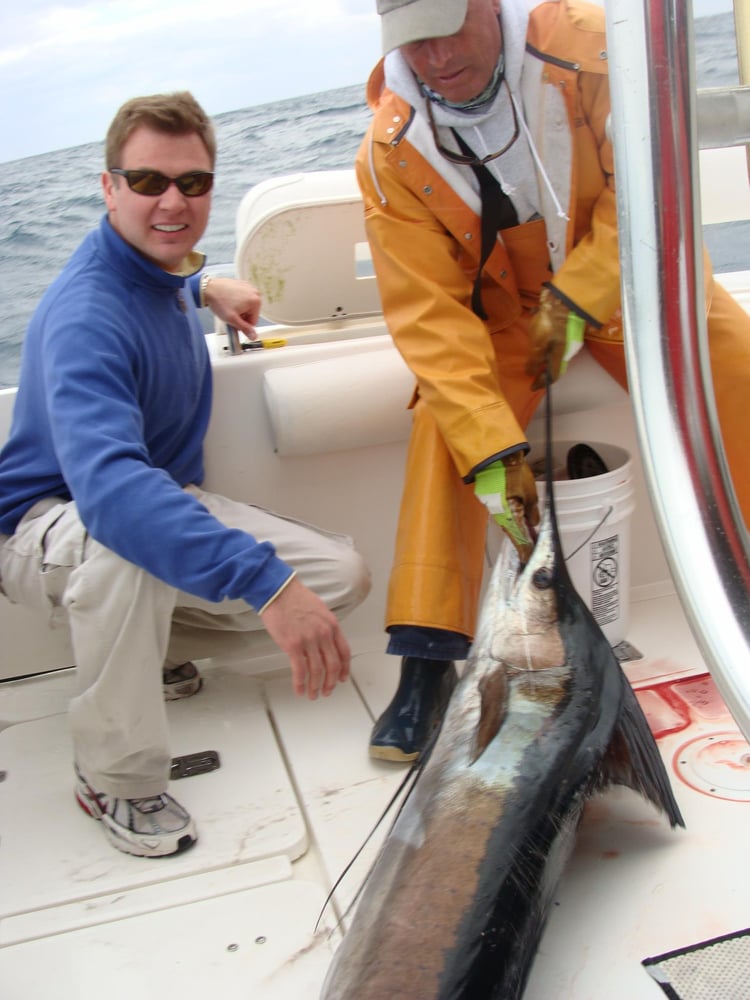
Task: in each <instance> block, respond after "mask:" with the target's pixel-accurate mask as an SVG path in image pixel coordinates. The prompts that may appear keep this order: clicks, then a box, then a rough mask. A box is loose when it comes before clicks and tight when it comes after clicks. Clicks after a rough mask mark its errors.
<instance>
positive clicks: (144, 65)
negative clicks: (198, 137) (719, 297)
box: [0, 0, 732, 161]
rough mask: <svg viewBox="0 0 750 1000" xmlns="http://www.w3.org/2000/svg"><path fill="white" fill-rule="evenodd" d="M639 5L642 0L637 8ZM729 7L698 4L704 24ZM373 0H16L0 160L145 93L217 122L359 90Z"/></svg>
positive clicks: (71, 138) (1, 26)
mask: <svg viewBox="0 0 750 1000" xmlns="http://www.w3.org/2000/svg"><path fill="white" fill-rule="evenodd" d="M634 2H635V0H634ZM731 2H732V0H694V4H693V9H694V13H695V15H696V16H697V17H701V16H704V15H707V14H715V13H721V12H722V11H727V10H731ZM374 8H375V0H16V2H13V3H11V2H6V3H4V4H3V13H2V16H1V17H0V94H2V95H3V96H2V100H1V101H0V137H1V138H0V161H5V160H14V159H20V158H21V157H24V156H32V155H35V154H37V153H45V152H49V151H50V150H53V149H63V148H66V147H69V146H77V145H80V144H81V143H85V142H93V141H96V140H99V139H103V138H104V133H105V131H106V129H107V126H108V124H109V122H110V120H111V118H112V116H113V114H114V112H115V111H116V109H117V108H118V107H119V105H120V104H122V102H123V101H125V100H127V99H128V98H129V97H133V96H135V95H137V94H148V93H157V92H162V91H170V90H179V89H188V90H191V91H192V92H193V94H194V95H195V96H196V98H197V99H198V100H199V101H200V103H201V104H202V105H203V106H204V108H205V109H206V111H208V112H209V114H220V113H221V112H224V111H233V110H235V109H237V108H245V107H249V106H251V105H256V104H265V103H267V102H269V101H276V100H282V99H284V98H287V97H297V96H300V95H302V94H311V93H317V92H318V91H322V90H330V89H333V88H334V87H344V86H348V85H349V84H355V83H363V82H364V81H365V80H366V79H367V76H368V73H369V71H370V69H371V67H372V66H373V65H374V63H375V62H376V61H377V59H378V58H379V55H380V29H379V25H378V17H377V15H376V14H375V13H374Z"/></svg>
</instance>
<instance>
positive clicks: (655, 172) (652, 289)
mask: <svg viewBox="0 0 750 1000" xmlns="http://www.w3.org/2000/svg"><path fill="white" fill-rule="evenodd" d="M606 12H607V31H608V51H609V63H610V80H611V87H612V132H613V141H614V147H615V171H616V176H617V192H618V217H619V229H620V257H621V265H622V286H623V314H624V319H625V328H626V353H627V363H628V377H629V380H630V386H631V394H632V398H633V406H634V410H635V418H636V425H637V428H638V437H639V443H640V448H641V454H642V458H643V464H644V469H645V474H646V479H647V482H648V486H649V492H650V495H651V501H652V504H653V508H654V514H655V517H656V520H657V524H658V526H659V530H660V533H661V538H662V542H663V544H664V548H665V552H666V556H667V559H668V561H669V565H670V568H671V571H672V575H673V578H674V582H675V586H676V588H677V591H678V594H679V596H680V599H681V601H682V605H683V607H684V609H685V613H686V615H687V617H688V620H689V622H690V625H691V628H692V630H693V633H694V635H695V637H696V641H697V642H698V644H699V646H700V648H701V651H702V653H703V656H704V658H705V660H706V663H707V665H708V667H709V669H710V671H711V673H712V675H713V677H714V680H715V681H716V684H717V687H718V688H719V691H720V693H721V694H722V696H723V698H724V700H725V702H726V704H727V706H728V708H729V710H730V711H731V713H732V715H733V716H734V718H735V720H736V721H737V724H738V726H739V727H740V728H741V730H742V732H743V733H744V735H745V737H746V738H747V739H750V646H749V644H748V636H749V631H748V630H749V628H750V560H749V558H748V538H747V532H746V530H745V527H744V524H743V521H742V517H741V515H740V512H739V508H738V505H737V501H736V498H735V495H734V491H733V488H732V484H731V479H730V477H729V474H728V470H727V467H726V462H725V459H724V453H723V448H722V444H721V439H720V434H719V430H718V420H717V416H716V409H715V404H714V398H713V389H712V386H711V381H710V372H709V364H708V357H707V350H706V322H705V310H704V307H703V298H704V286H703V275H702V267H701V261H702V246H701V240H700V239H699V238H698V237H697V236H696V234H697V233H698V234H699V233H700V200H699V186H698V153H697V139H696V123H695V104H694V97H695V89H696V88H695V60H694V53H693V10H692V3H691V2H687V3H686V2H685V0H606ZM635 530H636V531H637V524H636V525H635Z"/></svg>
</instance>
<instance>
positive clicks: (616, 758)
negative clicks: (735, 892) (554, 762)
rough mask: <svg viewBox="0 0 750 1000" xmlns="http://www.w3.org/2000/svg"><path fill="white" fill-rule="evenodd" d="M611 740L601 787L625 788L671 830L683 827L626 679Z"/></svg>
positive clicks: (680, 816) (678, 811) (655, 749)
mask: <svg viewBox="0 0 750 1000" xmlns="http://www.w3.org/2000/svg"><path fill="white" fill-rule="evenodd" d="M622 688H623V697H622V703H621V706H620V713H619V716H618V719H617V724H616V726H615V729H614V732H613V734H612V739H611V741H610V744H609V747H608V748H607V752H606V753H605V755H604V758H603V760H602V765H601V766H602V773H601V782H600V784H601V786H602V787H603V786H605V785H607V784H617V785H625V786H627V787H628V788H632V789H633V791H635V792H638V793H639V794H641V795H643V796H644V797H645V798H647V799H648V800H649V802H652V803H653V804H654V805H655V806H656V808H657V809H658V810H660V811H662V812H665V813H666V815H667V818H668V819H669V823H670V826H672V827H675V826H682V827H684V826H685V821H684V820H683V818H682V814H681V812H680V807H679V806H678V805H677V801H676V799H675V797H674V794H673V792H672V787H671V785H670V782H669V778H668V776H667V772H666V770H665V767H664V762H663V760H662V758H661V754H660V753H659V749H658V747H657V745H656V741H655V740H654V737H653V734H652V733H651V730H650V729H649V725H648V722H647V721H646V716H645V715H644V714H643V710H642V708H641V706H640V704H639V703H638V699H637V698H636V696H635V693H634V692H633V689H632V688H631V686H630V684H629V682H628V680H627V678H626V677H625V675H624V674H623V675H622Z"/></svg>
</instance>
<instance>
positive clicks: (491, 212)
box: [451, 129, 518, 319]
mask: <svg viewBox="0 0 750 1000" xmlns="http://www.w3.org/2000/svg"><path fill="white" fill-rule="evenodd" d="M451 131H452V132H453V135H454V136H455V139H456V142H457V143H458V145H459V146H460V147H461V152H462V153H463V154H464V155H465V156H476V153H474V151H473V150H472V148H471V147H470V146H469V145H468V144H467V143H466V142H464V140H463V139H462V138H461V136H460V135H459V134H458V132H456V130H455V129H451ZM469 166H470V167H471V169H472V170H473V171H474V174H475V175H476V178H477V181H478V182H479V197H480V198H481V201H482V216H481V220H480V222H481V234H482V246H481V252H480V259H479V270H478V271H477V277H476V280H475V282H474V290H473V292H472V295H471V308H472V309H473V311H474V312H475V313H476V314H477V316H479V318H480V319H487V313H486V312H485V311H484V307H483V306H482V292H481V284H482V271H483V270H484V265H485V264H486V263H487V259H488V257H489V256H490V254H491V253H492V249H493V247H494V246H495V240H496V239H497V234H498V232H499V230H501V229H509V228H510V227H511V226H517V225H518V214H517V212H516V210H515V207H514V205H513V202H512V201H511V200H510V198H509V197H508V195H507V194H506V193H505V191H503V189H502V187H501V185H500V183H499V181H498V180H497V179H496V178H495V177H494V176H493V175H492V174H491V173H490V171H489V170H488V169H487V167H486V166H485V165H484V164H478V163H471V164H469Z"/></svg>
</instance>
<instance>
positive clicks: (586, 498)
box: [529, 441, 635, 646]
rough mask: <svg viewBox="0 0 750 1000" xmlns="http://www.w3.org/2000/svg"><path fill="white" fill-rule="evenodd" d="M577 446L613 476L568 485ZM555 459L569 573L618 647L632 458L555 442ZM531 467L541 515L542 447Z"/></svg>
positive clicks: (626, 587)
mask: <svg viewBox="0 0 750 1000" xmlns="http://www.w3.org/2000/svg"><path fill="white" fill-rule="evenodd" d="M579 443H584V444H587V445H589V447H591V448H593V449H594V451H595V452H596V453H597V454H598V455H599V456H600V458H601V459H602V461H603V462H604V464H605V465H606V467H607V469H608V470H609V471H608V472H606V473H603V474H602V475H599V476H589V477H587V478H585V479H569V478H568V475H567V471H566V467H567V462H566V460H567V455H568V451H569V450H570V448H572V447H573V445H575V444H579ZM552 456H553V462H552V464H553V470H554V472H553V475H554V491H555V510H556V511H557V523H558V527H559V529H560V542H561V544H562V550H563V554H564V556H565V562H566V565H567V568H568V573H569V574H570V578H571V580H572V581H573V586H574V587H575V588H576V590H577V591H578V593H579V594H580V596H581V598H582V599H583V600H584V601H585V603H586V604H587V606H588V607H589V608H590V610H591V612H592V614H593V616H594V618H595V619H596V621H597V623H598V624H599V626H600V628H601V630H602V632H604V635H605V636H606V637H607V639H608V641H609V643H610V645H612V646H616V645H617V644H618V643H619V642H622V641H623V639H625V637H626V635H627V632H628V628H629V626H630V515H631V514H632V512H633V508H634V506H635V501H634V499H633V481H632V463H631V461H630V455H629V454H628V452H627V451H625V449H624V448H619V447H618V446H617V445H612V444H604V443H601V442H599V441H586V442H578V441H556V442H555V443H554V444H553V446H552ZM529 461H530V462H531V463H532V464H533V466H534V470H535V473H536V474H537V477H538V478H537V491H538V494H539V504H540V510H541V508H542V505H543V503H544V494H545V483H544V479H543V477H544V472H543V471H539V470H540V469H541V470H543V469H544V444H543V443H539V444H533V445H532V448H531V453H530V455H529ZM537 463H541V465H537ZM540 477H541V478H540Z"/></svg>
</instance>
